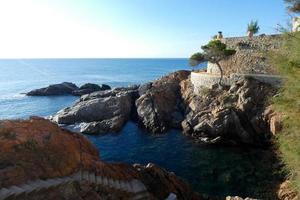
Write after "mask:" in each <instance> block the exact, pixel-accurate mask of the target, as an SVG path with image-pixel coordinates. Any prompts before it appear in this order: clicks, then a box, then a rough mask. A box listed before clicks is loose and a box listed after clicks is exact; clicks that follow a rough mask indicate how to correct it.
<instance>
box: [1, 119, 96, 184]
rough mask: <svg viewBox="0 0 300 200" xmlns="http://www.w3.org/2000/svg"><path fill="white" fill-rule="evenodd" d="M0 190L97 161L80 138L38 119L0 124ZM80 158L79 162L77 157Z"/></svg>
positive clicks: (61, 173) (77, 168)
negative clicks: (81, 158)
mask: <svg viewBox="0 0 300 200" xmlns="http://www.w3.org/2000/svg"><path fill="white" fill-rule="evenodd" d="M0 146H1V148H0V168H1V170H0V188H1V187H6V186H7V185H18V184H21V183H23V182H25V181H29V180H35V179H45V178H52V177H57V176H66V175H69V174H72V173H74V172H76V171H78V170H79V168H80V163H81V164H82V166H85V167H90V166H92V165H93V163H94V162H96V161H99V153H98V151H97V149H96V148H95V147H94V146H93V145H92V144H91V142H90V141H89V140H87V139H86V138H85V137H84V136H82V135H79V134H75V133H72V132H70V131H67V130H62V129H61V128H59V127H58V126H57V125H56V124H54V123H51V122H49V121H48V120H45V119H42V118H32V119H30V120H25V121H1V123H0ZM81 156H82V157H83V158H84V159H83V160H82V162H81V161H80V157H81Z"/></svg>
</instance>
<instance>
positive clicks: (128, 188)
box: [125, 181, 132, 192]
mask: <svg viewBox="0 0 300 200" xmlns="http://www.w3.org/2000/svg"><path fill="white" fill-rule="evenodd" d="M125 185H126V189H125V190H126V191H128V192H132V187H131V185H130V182H129V181H125Z"/></svg>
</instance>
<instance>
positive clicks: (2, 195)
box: [0, 188, 13, 200]
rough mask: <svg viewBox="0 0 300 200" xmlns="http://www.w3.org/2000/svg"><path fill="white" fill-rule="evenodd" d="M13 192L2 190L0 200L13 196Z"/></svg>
mask: <svg viewBox="0 0 300 200" xmlns="http://www.w3.org/2000/svg"><path fill="white" fill-rule="evenodd" d="M12 194H13V192H11V191H10V190H9V189H7V188H2V189H1V190H0V200H4V199H5V198H6V197H8V196H10V195H12Z"/></svg>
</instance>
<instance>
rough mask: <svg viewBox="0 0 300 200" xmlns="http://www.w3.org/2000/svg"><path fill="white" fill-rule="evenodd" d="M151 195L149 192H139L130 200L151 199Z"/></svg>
mask: <svg viewBox="0 0 300 200" xmlns="http://www.w3.org/2000/svg"><path fill="white" fill-rule="evenodd" d="M149 197H150V194H149V192H147V191H143V192H139V193H137V194H136V195H134V196H133V197H132V198H131V199H130V200H142V199H149Z"/></svg>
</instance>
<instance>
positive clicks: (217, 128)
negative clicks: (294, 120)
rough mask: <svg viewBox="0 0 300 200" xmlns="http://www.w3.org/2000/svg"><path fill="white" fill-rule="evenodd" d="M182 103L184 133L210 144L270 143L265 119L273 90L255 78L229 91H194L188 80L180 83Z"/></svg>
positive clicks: (247, 79)
mask: <svg viewBox="0 0 300 200" xmlns="http://www.w3.org/2000/svg"><path fill="white" fill-rule="evenodd" d="M181 86H182V89H181V92H182V97H183V102H184V104H185V106H186V107H185V112H186V115H185V120H184V121H183V122H182V128H183V131H184V133H185V134H187V135H191V136H192V137H194V138H195V139H196V140H200V141H202V142H209V143H211V142H212V143H219V142H222V143H223V142H225V143H231V144H240V143H244V144H251V145H265V144H267V143H269V142H270V138H271V132H270V128H269V124H268V123H269V122H268V120H266V119H265V117H264V111H265V109H266V107H267V105H268V99H269V98H270V97H272V96H273V95H274V94H276V88H274V87H272V86H271V85H269V84H266V83H262V82H260V81H257V80H255V79H251V78H246V79H242V80H240V81H238V82H236V83H235V84H233V85H232V86H231V87H230V88H223V89H218V88H213V89H207V88H206V89H205V88H204V89H203V90H202V91H200V94H198V95H196V94H194V92H193V87H192V84H191V82H190V80H189V79H187V80H185V81H183V82H182V83H181Z"/></svg>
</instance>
